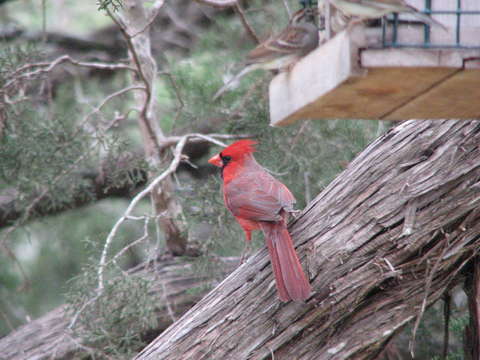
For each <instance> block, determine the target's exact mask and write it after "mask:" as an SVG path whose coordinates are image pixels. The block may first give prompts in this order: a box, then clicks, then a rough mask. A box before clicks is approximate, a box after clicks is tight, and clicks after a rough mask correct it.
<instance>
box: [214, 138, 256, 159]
mask: <svg viewBox="0 0 480 360" xmlns="http://www.w3.org/2000/svg"><path fill="white" fill-rule="evenodd" d="M256 144H258V143H257V142H256V141H255V140H250V139H245V140H238V141H235V142H234V143H233V144H231V145H230V146H228V147H226V148H225V149H223V151H222V155H223V156H232V155H233V156H234V155H242V154H251V153H253V152H255V151H256V149H255V145H256Z"/></svg>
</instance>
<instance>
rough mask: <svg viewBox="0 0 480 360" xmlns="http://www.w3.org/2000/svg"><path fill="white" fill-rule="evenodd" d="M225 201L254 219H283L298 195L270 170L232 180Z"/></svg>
mask: <svg viewBox="0 0 480 360" xmlns="http://www.w3.org/2000/svg"><path fill="white" fill-rule="evenodd" d="M224 194H225V203H226V205H227V207H228V209H229V210H230V211H231V212H232V213H233V215H235V216H237V217H241V218H244V219H248V220H253V221H279V220H281V218H282V215H281V214H280V213H281V211H282V210H283V209H285V210H291V209H292V208H293V204H294V203H295V198H294V197H293V195H292V194H291V192H290V191H289V190H288V189H287V187H286V186H285V185H283V184H282V183H280V182H279V181H277V180H276V179H274V178H273V177H272V176H271V175H270V174H268V173H253V174H249V175H247V176H242V177H239V178H236V179H234V180H232V181H230V182H229V183H228V184H227V185H226V186H225V188H224Z"/></svg>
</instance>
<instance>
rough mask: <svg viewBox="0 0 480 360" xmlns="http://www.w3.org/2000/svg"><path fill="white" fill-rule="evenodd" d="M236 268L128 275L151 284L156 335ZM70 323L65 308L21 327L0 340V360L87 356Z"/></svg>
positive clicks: (163, 269)
mask: <svg viewBox="0 0 480 360" xmlns="http://www.w3.org/2000/svg"><path fill="white" fill-rule="evenodd" d="M237 264H238V258H223V259H218V264H217V265H218V269H219V270H220V272H219V273H217V274H213V273H212V274H199V273H198V271H197V269H196V267H195V266H194V265H192V263H189V262H186V261H185V259H184V260H181V259H179V258H177V259H173V260H163V261H156V262H154V263H147V264H143V265H140V266H138V267H136V268H134V269H132V270H130V271H129V273H130V274H141V275H142V276H145V277H147V278H150V279H151V280H152V282H153V283H154V285H153V286H152V294H151V296H152V299H155V301H158V299H159V298H160V299H162V301H161V302H160V303H159V304H158V312H157V313H158V326H157V328H156V329H155V334H158V333H160V332H161V331H163V330H164V329H166V328H167V327H168V326H169V325H170V324H171V323H172V322H173V321H174V318H172V316H173V317H175V318H176V317H178V316H181V315H182V314H184V313H185V312H186V311H187V310H188V309H190V308H191V307H192V306H193V305H194V304H195V303H196V302H197V301H198V300H200V299H201V298H202V297H203V296H204V295H205V293H206V292H207V290H208V289H210V288H211V286H214V285H215V284H218V278H222V275H223V276H225V275H226V274H228V273H230V272H231V271H232V270H233V269H234V268H235V266H237ZM192 289H195V291H192ZM152 301H153V300H152ZM167 302H168V304H167ZM168 306H169V309H168V308H167V307H168ZM170 311H171V312H170ZM70 321H71V318H70V316H69V314H67V313H66V306H61V307H59V308H57V309H55V310H52V311H51V312H49V313H47V314H46V315H44V316H42V317H40V318H38V319H36V320H34V321H31V322H29V323H27V324H25V325H23V326H21V327H20V328H18V329H17V330H15V331H13V332H12V333H10V334H9V335H8V336H5V337H3V338H1V339H0V359H2V360H25V359H29V360H40V359H48V360H63V359H65V360H66V359H72V358H73V357H74V356H75V357H76V358H83V357H84V356H87V355H88V347H86V346H85V345H87V344H85V343H84V342H83V341H82V339H80V338H78V337H77V336H76V335H75V334H74V333H73V332H72V331H71V330H69V328H68V327H69V324H70ZM152 332H153V330H152ZM152 336H155V335H152Z"/></svg>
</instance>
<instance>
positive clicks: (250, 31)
mask: <svg viewBox="0 0 480 360" xmlns="http://www.w3.org/2000/svg"><path fill="white" fill-rule="evenodd" d="M235 12H236V13H237V14H238V16H240V21H241V22H242V24H243V27H244V28H245V30H246V31H247V34H248V35H249V36H250V37H251V38H252V40H253V41H254V42H255V43H257V44H260V39H259V37H258V36H257V34H256V33H255V30H253V28H252V26H251V25H250V23H249V22H248V20H247V17H246V16H245V11H244V10H243V8H242V6H241V5H240V3H239V2H238V1H237V2H236V3H235Z"/></svg>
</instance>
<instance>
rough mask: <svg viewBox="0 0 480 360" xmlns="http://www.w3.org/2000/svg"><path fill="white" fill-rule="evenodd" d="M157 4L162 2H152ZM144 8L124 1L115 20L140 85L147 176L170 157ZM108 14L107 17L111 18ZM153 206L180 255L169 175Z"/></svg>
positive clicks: (178, 218)
mask: <svg viewBox="0 0 480 360" xmlns="http://www.w3.org/2000/svg"><path fill="white" fill-rule="evenodd" d="M155 3H156V4H158V7H161V6H162V4H163V1H158V0H157V1H156V2H155ZM155 6H157V5H154V6H153V7H152V10H150V11H147V10H146V9H145V8H144V2H143V1H141V0H126V1H125V2H124V6H123V11H122V12H121V14H122V15H121V17H120V18H119V19H120V21H118V24H119V26H120V27H121V30H122V33H123V34H124V36H125V39H126V41H127V44H128V49H129V55H130V62H131V64H132V66H133V67H135V68H136V69H137V73H136V75H135V76H134V79H133V83H132V85H134V86H139V87H143V88H144V90H143V91H136V92H135V99H136V102H137V108H138V110H139V113H138V122H139V126H140V130H141V133H142V137H143V144H144V148H145V154H146V157H147V160H148V161H149V163H150V164H151V165H152V167H153V170H152V171H151V172H150V174H149V175H150V178H153V177H154V176H155V175H156V174H157V172H158V170H159V169H162V168H166V167H167V166H168V165H167V164H168V161H169V160H171V157H170V156H168V155H167V154H168V153H167V152H166V151H164V150H165V149H164V147H163V146H162V143H163V141H164V140H165V135H164V133H163V131H162V129H161V128H160V117H159V109H158V103H157V100H156V97H155V94H156V91H155V79H156V76H157V64H156V62H155V59H154V58H153V56H152V52H151V43H150V31H149V25H150V24H151V22H152V21H153V19H154V18H155V16H156V11H158V8H156V7H155ZM115 16H116V15H115V14H112V13H111V17H112V18H115ZM151 199H152V203H153V207H154V208H155V212H156V215H157V222H158V225H159V228H160V229H161V230H162V232H163V233H164V235H165V241H166V245H167V249H168V250H169V251H170V252H171V253H172V254H174V255H183V254H184V253H185V250H186V247H187V238H186V236H185V229H186V225H185V223H184V221H183V217H182V216H183V214H182V207H181V205H180V203H179V202H178V201H177V199H176V198H175V196H174V184H173V181H172V178H171V177H170V176H169V177H168V178H167V179H165V180H164V181H163V182H162V183H161V184H160V185H159V186H157V187H156V188H155V189H154V190H153V191H152V193H151Z"/></svg>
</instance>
